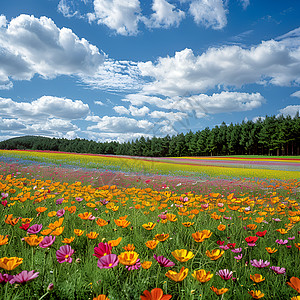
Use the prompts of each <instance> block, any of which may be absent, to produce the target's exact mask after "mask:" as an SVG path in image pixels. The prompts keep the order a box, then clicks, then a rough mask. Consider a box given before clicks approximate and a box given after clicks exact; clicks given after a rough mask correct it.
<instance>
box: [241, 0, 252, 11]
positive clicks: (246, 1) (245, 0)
mask: <svg viewBox="0 0 300 300" xmlns="http://www.w3.org/2000/svg"><path fill="white" fill-rule="evenodd" d="M240 2H241V4H242V6H243V9H246V8H247V7H248V6H249V5H250V0H240Z"/></svg>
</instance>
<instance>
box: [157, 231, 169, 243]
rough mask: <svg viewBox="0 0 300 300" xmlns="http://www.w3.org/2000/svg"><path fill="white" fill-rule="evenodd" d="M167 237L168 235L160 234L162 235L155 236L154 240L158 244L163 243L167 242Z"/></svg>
mask: <svg viewBox="0 0 300 300" xmlns="http://www.w3.org/2000/svg"><path fill="white" fill-rule="evenodd" d="M168 237H169V234H168V233H162V234H156V235H155V239H156V240H158V241H159V242H164V241H165V240H167V239H168Z"/></svg>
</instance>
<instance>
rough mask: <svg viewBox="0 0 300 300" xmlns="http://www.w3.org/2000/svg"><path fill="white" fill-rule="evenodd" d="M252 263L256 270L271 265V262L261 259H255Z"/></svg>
mask: <svg viewBox="0 0 300 300" xmlns="http://www.w3.org/2000/svg"><path fill="white" fill-rule="evenodd" d="M250 262H251V265H252V266H253V267H256V268H264V267H267V266H268V265H269V264H270V262H268V261H267V260H266V261H265V262H264V261H263V260H262V259H260V260H258V261H257V260H256V259H253V260H251V261H250Z"/></svg>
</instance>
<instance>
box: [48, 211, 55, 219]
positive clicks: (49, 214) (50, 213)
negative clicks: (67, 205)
mask: <svg viewBox="0 0 300 300" xmlns="http://www.w3.org/2000/svg"><path fill="white" fill-rule="evenodd" d="M55 216H56V211H50V212H49V213H48V217H50V218H51V217H55Z"/></svg>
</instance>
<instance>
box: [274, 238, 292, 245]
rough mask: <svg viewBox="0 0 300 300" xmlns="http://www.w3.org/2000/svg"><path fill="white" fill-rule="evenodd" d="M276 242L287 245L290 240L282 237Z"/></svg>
mask: <svg viewBox="0 0 300 300" xmlns="http://www.w3.org/2000/svg"><path fill="white" fill-rule="evenodd" d="M275 242H276V243H277V244H279V245H285V244H287V243H288V242H289V241H288V240H284V241H283V240H282V239H280V240H278V239H277V240H276V241H275Z"/></svg>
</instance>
